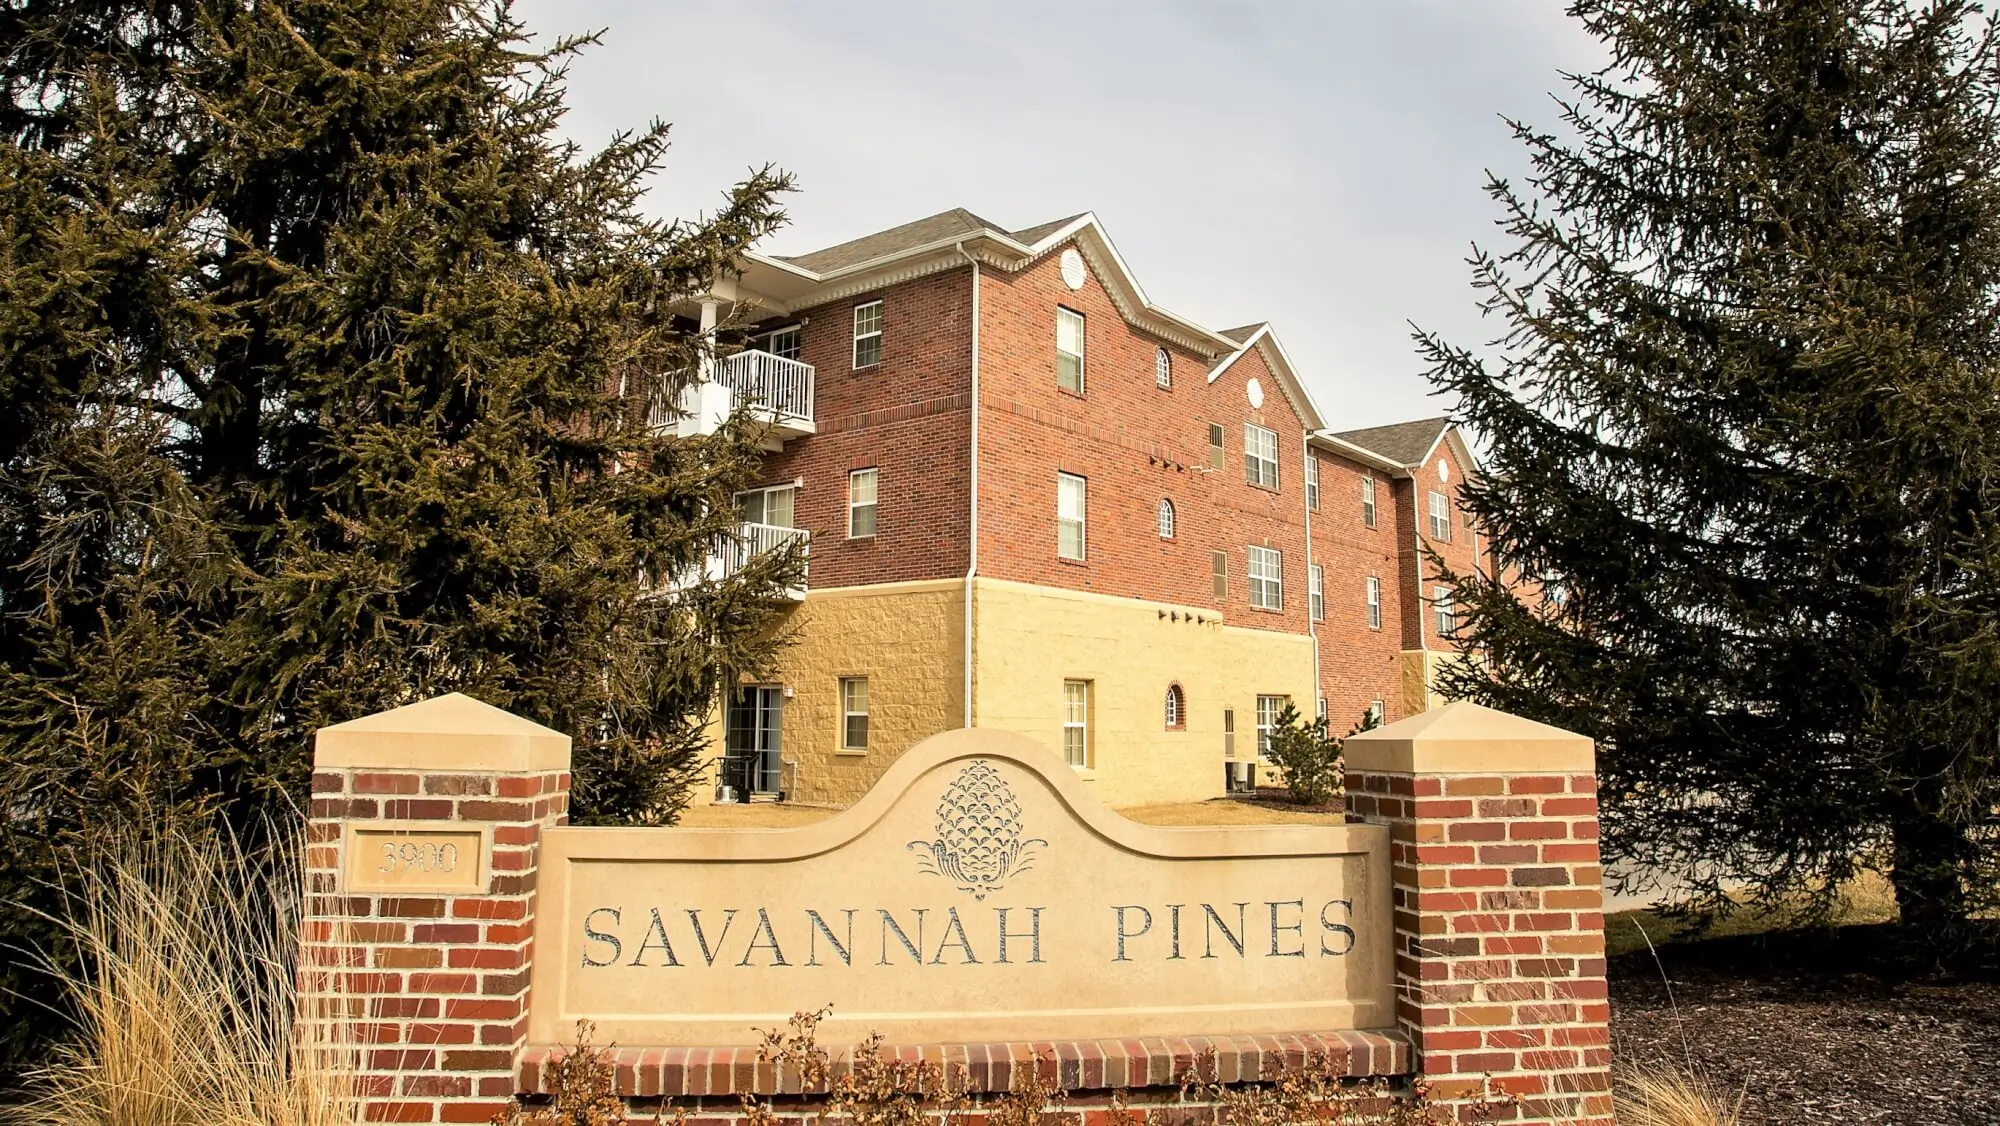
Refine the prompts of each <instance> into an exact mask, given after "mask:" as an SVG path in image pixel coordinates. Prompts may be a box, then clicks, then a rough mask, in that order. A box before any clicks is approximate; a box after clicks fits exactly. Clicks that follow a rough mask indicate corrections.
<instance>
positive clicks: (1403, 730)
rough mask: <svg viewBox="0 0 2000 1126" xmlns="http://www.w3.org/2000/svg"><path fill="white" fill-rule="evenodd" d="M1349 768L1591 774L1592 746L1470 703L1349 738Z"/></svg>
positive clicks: (1397, 771)
mask: <svg viewBox="0 0 2000 1126" xmlns="http://www.w3.org/2000/svg"><path fill="white" fill-rule="evenodd" d="M1346 747H1347V769H1349V770H1361V771H1372V772H1379V773H1387V774H1539V773H1551V774H1588V773H1591V772H1592V771H1594V770H1596V768H1597V762H1596V753H1595V750H1594V748H1593V746H1592V744H1591V741H1590V740H1589V739H1588V738H1586V737H1585V736H1582V735H1578V734H1576V733H1575V732H1573V731H1564V730H1563V729H1562V728H1560V727H1551V726H1549V725H1548V724H1546V723H1537V722H1535V721H1534V720H1532V719H1523V718H1522V717H1520V716H1517V715H1513V714H1511V713H1508V712H1503V711H1498V710H1496V709H1494V708H1489V707H1484V706H1482V705H1480V704H1474V703H1471V702H1468V701H1463V700H1461V701H1459V702H1457V703H1452V704H1446V705H1445V706H1444V707H1441V708H1433V709H1431V710H1430V711H1427V712H1422V713H1419V714H1417V715H1413V716H1411V717H1410V718H1408V719H1402V720H1397V721H1396V722H1395V723H1392V724H1389V725H1388V726H1387V727H1378V728H1375V729H1374V730H1372V731H1363V732H1361V733H1359V734H1356V735H1352V736H1349V737H1348V739H1347V744H1346Z"/></svg>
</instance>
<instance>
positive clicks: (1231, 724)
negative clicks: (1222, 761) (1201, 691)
mask: <svg viewBox="0 0 2000 1126" xmlns="http://www.w3.org/2000/svg"><path fill="white" fill-rule="evenodd" d="M1222 757H1223V758H1235V757H1236V709H1235V708H1224V709H1222Z"/></svg>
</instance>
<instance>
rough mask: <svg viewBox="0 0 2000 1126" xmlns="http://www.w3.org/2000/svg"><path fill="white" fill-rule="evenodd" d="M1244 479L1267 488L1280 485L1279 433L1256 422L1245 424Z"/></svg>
mask: <svg viewBox="0 0 2000 1126" xmlns="http://www.w3.org/2000/svg"><path fill="white" fill-rule="evenodd" d="M1243 479H1244V480H1245V481H1248V482H1249V483H1251V484H1252V485H1262V486H1264V487H1265V488H1267V489H1275V488H1277V487H1278V434H1277V432H1276V431H1274V430H1266V429H1264V428H1263V427H1261V426H1259V425H1257V424H1256V423H1254V422H1246V423H1244V424H1243Z"/></svg>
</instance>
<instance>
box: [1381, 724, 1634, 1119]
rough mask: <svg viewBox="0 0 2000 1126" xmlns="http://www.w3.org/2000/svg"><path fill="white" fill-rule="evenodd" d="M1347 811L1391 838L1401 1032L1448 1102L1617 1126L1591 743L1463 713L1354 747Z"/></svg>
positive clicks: (1385, 732)
mask: <svg viewBox="0 0 2000 1126" xmlns="http://www.w3.org/2000/svg"><path fill="white" fill-rule="evenodd" d="M1347 789H1348V803H1349V806H1348V807H1349V809H1351V810H1352V811H1353V812H1355V813H1357V814H1359V815H1361V816H1362V817H1365V818H1367V819H1368V820H1371V821H1376V822H1380V823H1384V824H1387V825H1388V826H1389V828H1390V835H1391V841H1390V856H1391V864H1392V868H1393V872H1394V883H1395V892H1394V913H1395V932H1396V933H1395V943H1396V989H1397V996H1398V1000H1397V1018H1398V1023H1399V1024H1400V1025H1401V1026H1402V1028H1403V1030H1404V1031H1405V1032H1406V1033H1407V1034H1408V1035H1409V1036H1410V1038H1411V1039H1412V1041H1414V1043H1415V1046H1416V1055H1417V1068H1418V1070H1419V1071H1420V1072H1422V1073H1423V1074H1424V1075H1425V1076H1426V1077H1427V1078H1429V1079H1431V1080H1432V1081H1433V1083H1434V1084H1435V1086H1434V1092H1435V1093H1436V1094H1438V1095H1439V1096H1440V1097H1445V1098H1456V1097H1462V1096H1465V1095H1467V1094H1470V1093H1474V1092H1476V1091H1477V1090H1478V1089H1479V1088H1480V1085H1481V1078H1482V1077H1491V1080H1492V1082H1493V1084H1494V1086H1496V1087H1498V1088H1500V1089H1502V1090H1504V1091H1506V1092H1508V1093H1510V1094H1513V1095H1516V1096H1519V1097H1520V1099H1521V1100H1522V1101H1521V1104H1520V1106H1521V1109H1520V1115H1519V1117H1518V1118H1517V1119H1516V1121H1519V1122H1524V1123H1528V1122H1532V1123H1551V1124H1554V1123H1560V1124H1562V1126H1611V1122H1612V1119H1611V1093H1610V1089H1611V1033H1610V1027H1609V1020H1610V1015H1611V1014H1610V1004H1609V1002H1608V1001H1607V1000H1606V996H1607V995H1606V991H1605V982H1604V896H1603V890H1602V874H1601V871H1600V869H1599V866H1598V865H1599V859H1598V849H1597V775H1596V763H1595V758H1594V755H1593V753H1592V747H1591V743H1590V740H1589V739H1586V738H1584V737H1583V736H1581V735H1575V734H1572V733H1570V732H1567V731H1563V730H1561V729H1559V728H1554V727H1549V726H1547V725H1545V724H1540V723H1535V722H1533V721H1530V720H1525V719H1522V718H1520V717H1518V716H1512V715H1508V714H1507V713H1505V712H1498V711H1494V710H1492V709H1491V708H1483V707H1480V706H1479V705H1477V704H1470V703H1455V704H1449V705H1446V706H1445V707H1442V708H1439V709H1436V710H1434V711H1429V712H1425V713H1423V714H1421V715H1417V716H1413V717H1411V718H1409V719H1406V720H1403V721H1401V722H1399V723H1392V724H1390V725H1389V726H1387V727H1382V728H1378V729H1376V730H1374V731H1368V732H1363V733H1361V734H1359V735H1356V736H1354V737H1353V738H1351V739H1349V740H1348V741H1347Z"/></svg>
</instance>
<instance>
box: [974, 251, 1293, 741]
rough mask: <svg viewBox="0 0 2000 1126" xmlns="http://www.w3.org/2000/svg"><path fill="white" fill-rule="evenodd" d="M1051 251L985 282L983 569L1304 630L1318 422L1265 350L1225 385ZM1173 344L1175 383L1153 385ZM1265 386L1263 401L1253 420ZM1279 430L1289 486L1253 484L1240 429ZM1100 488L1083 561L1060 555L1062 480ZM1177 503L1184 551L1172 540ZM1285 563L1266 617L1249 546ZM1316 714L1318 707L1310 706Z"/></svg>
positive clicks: (1178, 537) (1247, 359) (1249, 357)
mask: <svg viewBox="0 0 2000 1126" xmlns="http://www.w3.org/2000/svg"><path fill="white" fill-rule="evenodd" d="M1057 262H1058V256H1057V255H1055V254H1050V255H1048V256H1046V257H1044V258H1043V259H1041V260H1040V261H1038V262H1036V263H1035V264H1033V265H1031V266H1029V267H1028V268H1026V269H1024V270H1022V271H1021V272H1019V273H1018V274H1005V273H1001V272H999V271H992V270H989V271H986V273H985V274H984V275H983V278H982V282H981V285H982V288H981V296H980V301H981V327H980V332H981V340H980V386H981V421H980V425H981V428H982V438H981V443H980V445H981V458H980V520H981V530H980V535H981V544H982V546H981V559H980V571H981V573H982V574H986V575H990V576H992V577H994V578H1000V579H1008V580H1012V581H1016V582H1029V583H1038V584H1041V585H1045V586H1056V587H1066V588H1069V589H1072V590H1090V591H1094V592H1096V593H1099V594H1110V595H1116V596H1121V597H1129V598H1146V599H1153V600H1157V601H1161V602H1169V603H1176V604H1179V605H1187V606H1212V607H1214V608H1215V609H1217V610H1219V611H1221V612H1222V613H1223V615H1224V617H1225V618H1226V620H1228V621H1229V622H1230V623H1231V624H1232V625H1238V626H1245V627H1249V628H1253V629H1271V630H1281V631H1285V632H1289V633H1305V632H1307V625H1306V612H1307V611H1306V557H1305V521H1304V510H1305V479H1304V476H1303V469H1302V466H1301V463H1300V460H1299V458H1300V453H1301V439H1302V435H1303V434H1304V430H1305V425H1304V423H1303V422H1302V421H1301V419H1300V416H1299V415H1298V414H1297V413H1296V412H1295V411H1294V410H1293V409H1292V407H1291V406H1290V404H1289V403H1288V402H1287V400H1286V398H1285V395H1284V392H1283V391H1282V390H1281V389H1280V387H1279V385H1278V381H1277V378H1276V377H1275V376H1274V375H1273V374H1272V373H1271V371H1270V370H1269V368H1268V367H1267V366H1266V365H1265V362H1264V358H1263V356H1262V354H1261V353H1260V352H1258V351H1256V350H1253V351H1251V352H1249V353H1248V354H1246V355H1244V356H1243V357H1242V358H1241V359H1239V360H1237V361H1236V363H1234V364H1233V365H1231V367H1230V368H1229V369H1228V370H1227V371H1226V372H1224V373H1223V374H1222V376H1221V377H1220V378H1218V379H1217V380H1216V381H1215V382H1213V383H1211V382H1209V378H1208V371H1209V368H1210V367H1211V366H1212V364H1211V362H1210V360H1209V358H1208V357H1207V356H1204V355H1199V354H1196V353H1193V352H1190V351H1189V350H1187V349H1185V348H1181V347H1179V346H1177V345H1174V344H1172V343H1171V342H1168V341H1165V340H1162V339H1159V338H1156V337H1153V336H1150V335H1148V334H1146V333H1144V332H1141V331H1139V330H1138V329H1135V328H1133V327H1132V326H1131V325H1129V324H1127V323H1126V321H1125V319H1124V318H1123V317H1122V316H1121V315H1120V314H1119V312H1118V310H1117V308H1116V306H1114V305H1113V304H1112V301H1111V298H1110V296H1109V295H1108V294H1107V293H1106V292H1105V290H1104V288H1103V286H1102V285H1101V284H1100V283H1099V281H1098V279H1097V278H1096V277H1095V275H1094V274H1093V275H1092V276H1090V277H1088V278H1087V279H1086V280H1085V282H1084V285H1083V287H1082V288H1081V289H1076V290H1072V289H1070V288H1069V286H1068V285H1066V284H1065V283H1064V282H1063V280H1062V277H1061V271H1060V269H1059V267H1058V264H1057ZM1058 306H1063V307H1067V308H1069V309H1072V310H1075V311H1077V312H1080V313H1082V314H1083V315H1084V324H1085V345H1084V394H1083V395H1081V396H1078V395H1074V394H1071V393H1069V392H1067V391H1065V390H1063V389H1061V388H1060V387H1058V386H1057V383H1056V350H1055V332H1056V329H1055V326H1056V309H1057V307H1058ZM1162 347H1165V348H1166V349H1167V350H1168V352H1169V354H1170V355H1171V356H1172V360H1173V380H1172V382H1173V386H1172V388H1171V389H1170V390H1163V389H1161V388H1160V387H1159V386H1158V385H1157V383H1156V380H1155V358H1156V356H1157V353H1158V350H1159V349H1160V348H1162ZM1252 378H1255V379H1256V380H1258V382H1259V383H1260V384H1261V385H1262V387H1263V390H1264V403H1263V406H1262V407H1261V408H1260V409H1253V408H1252V407H1251V406H1250V404H1249V402H1248V399H1247V392H1246V385H1247V383H1248V381H1249V380H1251V379H1252ZM1245 422H1256V423H1258V424H1259V425H1262V426H1265V427H1267V428H1269V429H1271V430H1273V431H1275V432H1276V433H1277V435H1278V442H1277V444H1278V487H1277V488H1276V489H1267V488H1263V487H1260V486H1257V485H1253V484H1250V483H1248V482H1246V481H1245V480H1244V472H1243V425H1244V423H1245ZM1211 423H1218V424H1220V425H1221V426H1222V428H1223V435H1224V450H1225V454H1224V457H1223V460H1222V465H1221V468H1219V469H1216V470H1214V471H1210V470H1209V454H1208V449H1209V445H1208V438H1209V433H1208V428H1209V425H1210V424H1211ZM1058 471H1061V472H1066V473H1074V474H1078V475H1080V476H1082V477H1084V478H1085V479H1086V480H1087V481H1088V482H1089V486H1088V489H1089V511H1088V526H1089V546H1088V550H1087V552H1086V556H1087V557H1086V559H1085V560H1084V561H1083V562H1082V563H1074V562H1068V561H1064V560H1061V559H1059V558H1058V557H1057V554H1056V474H1057V472H1058ZM1162 499H1166V500H1170V501H1172V502H1173V505H1174V514H1175V521H1174V523H1175V529H1174V537H1173V538H1172V539H1171V540H1163V539H1161V538H1160V534H1159V505H1160V501H1161V500H1162ZM1251 544H1256V545H1258V546H1260V547H1272V548H1275V549H1277V550H1278V551H1279V552H1281V553H1282V556H1283V559H1282V564H1283V581H1284V600H1283V601H1284V606H1283V609H1282V610H1281V611H1277V612H1272V611H1268V610H1261V609H1253V608H1252V607H1251V605H1250V599H1249V584H1248V582H1247V577H1248V576H1247V571H1246V569H1247V565H1248V564H1247V548H1248V547H1249V545H1251ZM1215 551H1222V552H1225V553H1226V557H1227V560H1228V569H1229V586H1228V593H1227V595H1226V597H1224V598H1222V599H1217V598H1216V597H1215V596H1214V593H1213V582H1212V579H1211V563H1210V556H1211V553H1212V552H1215ZM1306 706H1307V707H1310V702H1309V701H1308V702H1306Z"/></svg>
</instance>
